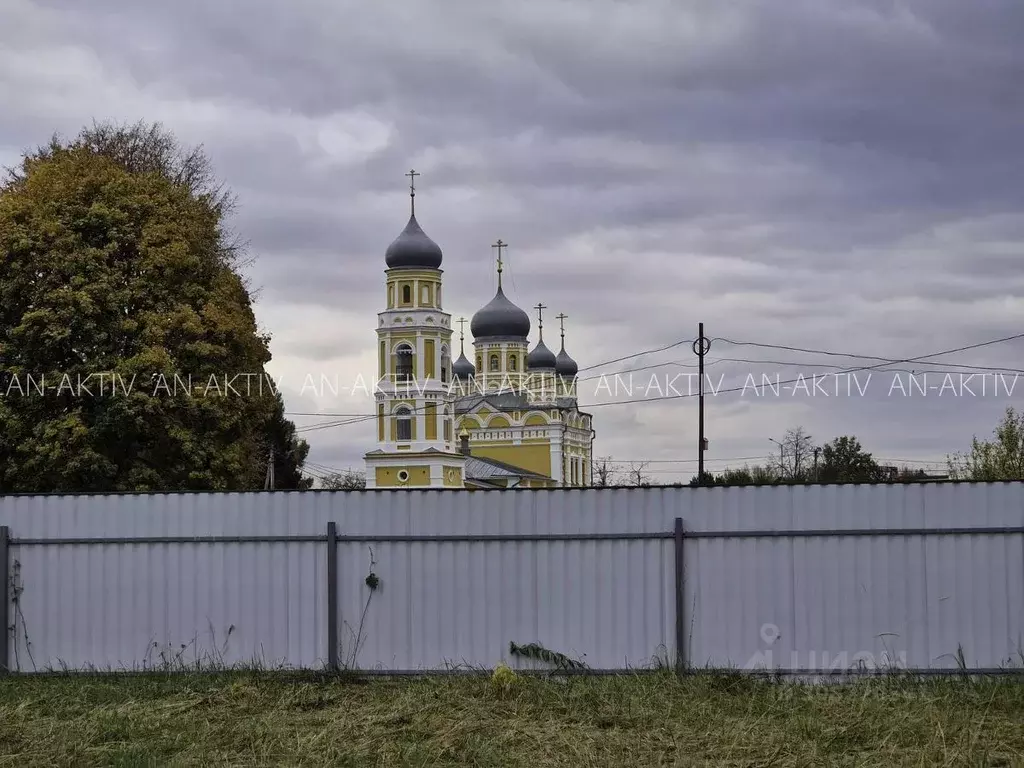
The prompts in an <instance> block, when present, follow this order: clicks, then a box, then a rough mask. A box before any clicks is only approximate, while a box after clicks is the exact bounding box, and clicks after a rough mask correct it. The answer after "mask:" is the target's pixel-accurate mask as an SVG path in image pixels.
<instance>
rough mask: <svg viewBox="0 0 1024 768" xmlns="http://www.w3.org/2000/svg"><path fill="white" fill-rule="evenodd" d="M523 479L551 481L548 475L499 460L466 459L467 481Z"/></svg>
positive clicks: (479, 457)
mask: <svg viewBox="0 0 1024 768" xmlns="http://www.w3.org/2000/svg"><path fill="white" fill-rule="evenodd" d="M508 477H522V478H529V479H531V480H550V479H551V478H550V477H548V476H547V475H542V474H540V473H539V472H531V471H530V470H528V469H523V468H522V467H517V466H515V465H514V464H506V463H505V462H504V461H498V460H497V459H488V458H484V457H483V456H467V457H466V479H467V480H483V481H486V480H490V479H494V478H508Z"/></svg>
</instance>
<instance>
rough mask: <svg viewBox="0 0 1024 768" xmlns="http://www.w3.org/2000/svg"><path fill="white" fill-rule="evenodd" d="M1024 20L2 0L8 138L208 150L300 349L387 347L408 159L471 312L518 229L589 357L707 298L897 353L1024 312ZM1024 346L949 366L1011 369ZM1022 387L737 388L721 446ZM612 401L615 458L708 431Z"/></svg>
mask: <svg viewBox="0 0 1024 768" xmlns="http://www.w3.org/2000/svg"><path fill="white" fill-rule="evenodd" d="M1022 38H1024V6H1022V5H1021V4H1020V3H1019V2H1018V0H977V1H976V2H972V3H963V2H961V1H960V0H905V1H904V2H892V1H891V0H862V1H861V2H857V3H848V2H840V1H839V0H833V1H832V2H825V1H823V0H794V1H793V2H787V3H783V4H768V5H766V4H762V3H754V2H739V3H720V2H712V1H711V0H702V1H701V2H696V3H688V4H685V5H680V4H677V3H670V2H663V1H661V0H650V1H649V2H622V0H588V1H587V2H584V1H583V0H559V2H551V3H537V4H523V3H518V2H512V0H502V1H501V2H493V3H486V4H481V3H475V2H470V1H469V0H455V1H453V2H449V3H445V4H443V5H439V4H436V3H427V2H423V1H422V0H421V1H419V2H417V1H414V0H407V1H406V2H400V3H388V4H384V3H375V4H366V3H356V2H354V1H350V2H337V1H336V0H331V1H329V0H295V2H291V3H288V4H286V5H282V4H280V3H272V2H269V0H256V1H254V2H249V3H246V4H244V6H243V5H241V4H232V3H207V2H201V0H182V2H178V3H171V4H168V3H158V2H155V0H153V1H152V2H134V3H128V2H121V1H120V0H117V1H115V0H99V1H98V2H95V3H90V4H88V7H86V6H84V5H82V4H80V3H73V2H70V0H10V2H8V3H6V4H5V5H4V8H3V10H0V101H2V102H3V103H4V105H5V109H4V110H3V112H2V113H0V135H2V136H4V137H5V138H4V139H3V140H2V141H0V145H2V146H0V156H2V157H3V158H8V157H14V156H16V153H17V152H18V151H20V150H22V149H24V148H26V147H27V146H31V145H34V144H38V143H40V142H43V141H45V140H46V138H47V137H48V136H49V135H50V134H51V133H52V132H53V131H55V130H57V131H61V132H63V133H65V134H70V133H74V132H75V131H77V130H78V128H79V127H81V125H83V124H85V123H88V122H89V121H91V120H92V119H93V118H97V119H127V120H134V119H139V118H145V119H149V120H160V121H162V122H163V123H164V124H165V125H166V126H167V127H168V128H170V129H171V130H173V131H175V133H177V134H178V135H179V136H180V137H181V138H182V139H183V140H185V141H187V142H189V143H202V144H203V145H204V146H205V148H206V150H207V152H208V154H209V155H210V156H211V158H212V159H213V161H214V163H215V164H216V167H217V170H218V172H219V173H220V174H221V175H222V176H223V177H224V178H225V179H226V181H227V182H228V183H229V184H230V186H232V187H233V188H234V189H235V190H236V192H237V193H238V194H239V197H240V208H239V212H238V216H237V218H236V220H235V222H234V224H235V227H236V229H237V230H238V231H239V233H240V234H241V235H242V236H243V237H244V238H246V239H247V240H248V241H249V242H250V244H251V250H252V253H253V254H254V255H255V256H256V257H257V259H256V261H255V263H254V265H253V266H252V267H251V268H250V277H251V280H252V282H253V284H254V285H255V286H256V287H258V288H259V289H260V300H259V302H258V304H257V312H258V316H259V317H260V320H261V323H262V324H263V325H264V326H265V327H267V329H268V330H270V331H272V332H273V333H274V334H275V339H274V342H273V351H274V354H275V365H280V366H281V367H282V368H287V369H288V370H290V371H302V372H305V371H306V370H308V369H310V368H314V367H316V366H317V365H320V366H322V367H329V368H330V369H331V370H339V371H342V370H343V371H345V372H346V374H348V375H351V376H355V375H356V374H357V373H359V372H360V371H361V370H362V369H364V368H369V369H371V370H372V368H373V367H374V361H373V354H374V328H375V322H376V312H377V311H378V310H379V309H380V304H381V298H382V294H383V291H382V288H381V284H382V280H383V252H384V249H385V248H386V246H387V244H388V243H389V242H390V241H391V239H392V238H393V237H395V235H397V233H398V232H399V231H400V230H401V229H402V227H403V226H404V224H405V220H406V218H407V215H408V209H407V204H408V203H407V200H406V199H405V198H404V196H403V195H404V192H403V183H404V179H403V178H402V176H401V174H402V173H404V172H405V171H406V170H407V169H408V167H409V166H415V167H416V168H417V170H419V171H421V172H422V173H423V176H422V177H421V179H420V186H421V189H422V192H421V193H420V195H419V196H418V197H417V205H418V212H419V213H420V220H421V223H422V224H423V226H424V227H425V229H426V230H427V231H428V232H429V233H430V234H431V236H432V237H434V238H435V239H436V240H437V241H438V242H439V243H440V244H441V246H442V248H443V249H444V252H445V262H444V268H445V281H446V289H445V290H446V299H447V303H448V305H449V307H448V308H449V310H451V311H453V312H454V313H456V314H466V315H469V314H471V313H472V312H473V311H474V310H475V309H476V308H477V307H479V306H482V305H483V304H484V303H486V301H487V300H488V299H489V298H490V297H491V295H493V291H494V274H493V264H492V253H491V249H490V247H489V244H490V243H491V242H493V241H494V240H495V239H496V238H497V237H501V238H503V239H504V240H506V241H507V242H510V243H512V248H511V249H510V251H509V275H508V280H507V282H506V286H507V287H508V289H509V293H510V294H511V295H512V297H513V298H514V300H516V301H517V302H519V303H520V304H521V305H522V306H530V305H532V304H534V303H536V302H537V301H538V300H542V301H543V302H544V303H545V304H547V305H549V306H550V307H553V308H555V309H556V311H564V312H566V314H568V315H569V321H568V327H567V334H568V336H567V340H568V344H569V348H570V351H571V352H572V353H573V355H574V356H575V357H576V358H577V359H578V360H579V361H580V364H581V365H582V366H587V365H593V364H594V363H596V362H599V361H600V360H603V359H609V358H613V357H619V356H621V355H625V354H629V353H632V352H636V351H640V350H643V349H649V348H654V347H658V346H661V345H665V344H668V343H671V342H672V341H675V340H677V339H679V338H682V337H684V336H692V335H693V334H694V333H695V330H696V324H697V322H698V321H704V322H705V323H706V324H707V331H708V333H709V334H710V335H713V336H721V337H726V338H733V339H738V340H742V339H754V340H762V341H766V342H770V343H782V344H790V345H793V346H804V347H811V348H819V349H842V350H850V351H855V352H857V351H859V352H862V353H864V354H878V355H887V356H891V357H906V356H912V355H916V354H923V353H926V352H930V351H935V350H939V349H943V348H952V347H956V346H959V345H963V344H969V343H972V342H977V341H981V340H985V339H987V338H994V337H999V336H1004V335H1009V334H1010V333H1013V332H1015V331H1017V330H1018V329H1020V327H1021V325H1022V321H1024V300H1022V295H1024V275H1022V274H1021V272H1020V269H1019V267H1018V264H1019V263H1020V262H1019V254H1020V252H1021V247H1022V244H1024V185H1021V183H1020V179H1021V178H1022V177H1024V152H1021V147H1020V145H1021V140H1020V126H1021V125H1022V124H1024V96H1022V95H1021V94H1022V92H1021V90H1020V85H1019V84H1020V82H1021V80H1022V78H1024V49H1022V48H1021V46H1020V44H1019V41H1020V40H1021V39H1022ZM546 330H548V331H549V334H550V335H549V336H548V338H549V340H550V339H551V338H557V336H556V335H555V332H554V329H553V328H552V326H551V325H549V326H548V328H547V329H546ZM722 346H725V345H723V344H717V343H716V349H715V353H716V354H727V355H729V356H733V357H759V358H760V359H783V356H785V355H786V354H787V353H785V352H777V351H765V350H759V351H756V352H752V351H751V350H750V349H749V348H735V349H731V350H729V351H728V352H725V353H722V352H720V349H719V347H722ZM1020 348H1021V347H1020V345H1019V344H1018V345H1015V346H1011V345H1004V346H1002V347H993V348H987V349H982V350H978V351H976V352H971V353H964V354H962V355H959V356H957V358H956V359H957V360H959V361H961V362H974V363H980V364H995V365H1007V364H1008V363H1009V361H1012V360H1013V359H1014V357H1015V355H1014V353H1015V351H1017V350H1019V349H1020ZM684 352H685V348H684ZM740 352H743V354H740ZM762 352H763V353H764V354H761V353H762ZM673 354H675V355H676V357H681V356H683V355H682V353H680V352H679V350H675V351H673V352H672V353H667V355H666V356H662V358H659V359H673V358H672V355H673ZM1017 357H1019V355H1017ZM786 359H788V360H804V361H809V360H816V361H817V362H821V358H820V357H819V358H813V356H806V355H805V356H797V355H792V354H790V355H789V357H787V358H786ZM826 362H828V360H826ZM851 362H852V361H851ZM631 364H634V365H636V364H639V363H638V362H637V361H633V362H632V363H631ZM734 365H735V366H738V367H737V373H739V372H740V369H741V368H742V365H741V364H734ZM748 367H749V365H748ZM756 370H757V371H760V370H761V369H760V368H758V369H756ZM816 370H820V369H816ZM808 373H810V372H809V371H808ZM300 375H301V374H300ZM1020 392H1024V388H1022V389H1020V390H1017V391H1016V392H1015V395H1014V397H1013V399H1014V400H1016V401H1018V402H1019V400H1020ZM304 397H306V400H307V401H308V396H304ZM730 397H731V399H730ZM288 398H289V400H288V402H289V407H290V408H291V409H292V410H296V411H300V410H301V411H305V410H307V409H309V408H310V407H312V404H311V403H310V402H304V404H303V405H302V407H301V408H300V407H298V405H297V404H296V403H293V402H292V401H291V394H289V395H288ZM329 401H330V402H329ZM312 402H313V403H315V404H316V405H317V406H318V407H321V408H324V409H329V408H340V409H342V410H350V409H353V408H355V407H356V403H355V402H354V401H352V398H349V401H348V402H347V404H345V405H342V404H341V403H340V402H336V401H332V399H331V398H313V401H312ZM595 404H596V403H595ZM1003 405H1005V398H1004V402H999V403H997V402H995V401H993V400H991V399H988V400H984V399H981V398H978V399H975V400H974V401H971V400H969V399H961V400H958V401H957V402H956V405H955V407H954V406H953V405H949V401H948V400H947V401H943V402H942V403H939V402H938V401H937V400H935V399H933V400H930V401H925V402H917V401H914V402H909V401H908V400H906V399H904V400H900V401H898V402H897V401H896V400H895V399H894V398H889V397H885V396H881V395H878V396H876V397H863V398H846V399H842V400H836V401H830V402H828V403H827V404H824V403H822V402H820V401H817V400H813V401H812V400H809V399H806V398H805V399H802V400H801V399H799V398H797V399H796V400H794V399H793V398H789V399H788V400H786V401H785V402H782V401H781V400H780V399H777V398H776V399H772V398H765V399H762V400H758V401H755V400H753V399H751V398H747V397H742V398H741V397H736V396H728V395H722V396H720V397H717V398H714V399H713V400H712V401H710V402H709V406H708V407H709V430H710V431H711V432H713V434H714V440H713V443H712V445H713V448H712V452H711V453H712V454H713V456H714V457H717V458H719V459H722V458H728V457H730V456H747V455H751V453H756V454H760V453H764V452H766V446H765V443H766V441H767V436H768V435H778V434H781V432H782V431H784V429H785V428H786V427H788V426H792V425H793V424H795V423H797V422H799V421H803V422H804V423H805V425H806V426H807V427H808V429H810V430H811V431H812V433H813V434H815V435H816V436H818V435H820V436H821V437H822V438H823V439H824V438H826V437H829V436H831V435H834V434H840V433H843V432H851V431H852V432H855V433H856V434H858V435H859V436H860V437H861V440H862V442H864V444H865V445H867V446H868V447H869V448H871V449H873V450H875V451H876V453H879V454H885V453H887V452H889V453H891V452H893V451H899V452H904V453H908V454H909V456H908V457H909V458H919V459H922V460H923V459H931V458H936V457H941V456H942V455H944V454H945V453H946V452H947V451H950V450H955V449H957V448H959V447H962V446H964V445H966V444H967V443H968V442H969V439H970V435H971V434H973V433H974V432H978V433H982V434H984V433H988V432H989V431H990V429H991V425H992V422H994V420H995V419H996V418H997V417H998V412H999V410H1001V407H1002V406H1003ZM363 407H365V404H364V406H363ZM594 413H595V421H596V427H597V430H598V433H599V438H598V446H597V450H598V453H601V454H604V455H607V454H612V455H619V456H622V457H624V458H644V457H646V458H659V457H660V458H661V459H663V460H664V461H668V460H669V459H675V458H683V457H686V458H692V456H693V453H694V449H693V446H695V444H696V437H695V434H694V430H695V418H694V413H695V411H694V406H693V405H692V403H691V401H690V400H680V401H668V402H662V403H646V404H639V405H633V406H629V405H625V406H620V405H617V406H599V407H597V408H595V410H594ZM309 437H310V439H311V441H312V443H313V446H314V449H313V460H314V461H317V462H319V463H321V464H327V465H330V464H333V463H338V464H340V465H341V466H348V465H350V464H352V463H353V462H355V463H358V460H359V457H360V456H361V455H362V452H363V450H365V447H366V446H367V445H369V443H370V441H372V440H373V429H372V427H366V425H353V426H350V427H345V428H338V429H336V430H320V431H316V432H311V433H309ZM318 457H319V458H318ZM664 466H666V467H675V468H677V469H679V468H682V467H688V466H689V465H682V464H676V465H664ZM719 466H721V465H719ZM683 474H684V475H686V476H688V470H686V471H684V472H683ZM664 476H665V477H668V475H664Z"/></svg>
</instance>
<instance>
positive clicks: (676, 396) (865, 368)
mask: <svg viewBox="0 0 1024 768" xmlns="http://www.w3.org/2000/svg"><path fill="white" fill-rule="evenodd" d="M1021 338H1024V333H1018V334H1014V335H1013V336H1005V337H1003V338H1001V339H992V340H990V341H983V342H979V343H978V344H968V345H966V346H963V347H957V348H955V349H947V350H944V351H942V352H932V353H931V354H927V355H918V356H917V357H907V358H903V359H898V360H897V359H893V360H888V359H887V360H886V361H885V362H882V363H877V364H876V365H865V366H860V367H856V368H848V369H846V370H845V372H846V373H855V372H857V371H873V370H877V369H879V368H883V367H884V366H886V365H889V364H892V363H914V362H917V361H920V360H927V359H928V358H930V357H939V356H941V355H952V354H954V353H956V352H966V351H967V350H970V349H979V348H981V347H987V346H991V345H993V344H1003V343H1005V342H1007V341H1016V340H1017V339H1021ZM801 381H804V379H803V378H796V379H787V380H785V381H779V382H776V386H781V385H783V384H796V383H798V382H801ZM744 389H746V387H745V386H744V387H731V388H729V389H719V390H717V391H716V392H715V394H716V395H720V394H725V393H729V392H742V391H743V390H744ZM696 396H697V395H696V393H691V392H686V393H682V392H680V393H677V394H674V395H660V396H658V397H647V398H643V399H641V400H634V399H631V400H610V401H608V402H604V403H589V404H587V405H580V408H581V409H592V408H606V407H608V406H610V405H626V404H638V403H654V402H658V401H663V400H680V399H682V398H686V397H696Z"/></svg>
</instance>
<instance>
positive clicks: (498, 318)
mask: <svg viewBox="0 0 1024 768" xmlns="http://www.w3.org/2000/svg"><path fill="white" fill-rule="evenodd" d="M469 330H471V331H472V332H473V338H474V339H486V338H492V337H496V336H512V337H515V338H522V339H525V338H526V337H527V336H529V335H530V316H529V315H527V314H526V313H525V312H523V310H521V309H520V308H519V307H517V306H516V305H515V304H513V303H512V302H511V301H509V300H508V299H507V298H505V294H504V293H503V292H502V290H501V286H500V285H499V286H498V292H497V293H496V294H494V298H493V299H491V301H490V303H489V304H488V305H487V306H485V307H484V308H483V309H481V310H479V311H478V312H477V313H476V314H475V315H473V319H472V320H471V321H470V323H469Z"/></svg>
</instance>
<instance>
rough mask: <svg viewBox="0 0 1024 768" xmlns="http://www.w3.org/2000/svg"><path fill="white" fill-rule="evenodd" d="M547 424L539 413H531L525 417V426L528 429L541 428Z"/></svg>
mask: <svg viewBox="0 0 1024 768" xmlns="http://www.w3.org/2000/svg"><path fill="white" fill-rule="evenodd" d="M547 423H548V420H547V419H546V418H545V417H544V416H542V415H541V414H539V413H533V414H530V415H529V416H527V417H526V426H528V427H543V426H546V425H547Z"/></svg>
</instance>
